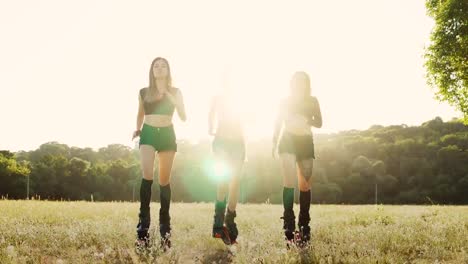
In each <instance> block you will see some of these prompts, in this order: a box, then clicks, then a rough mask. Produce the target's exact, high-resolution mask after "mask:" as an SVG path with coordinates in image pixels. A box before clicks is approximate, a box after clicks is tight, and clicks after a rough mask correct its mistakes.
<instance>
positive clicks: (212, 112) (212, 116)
mask: <svg viewBox="0 0 468 264" xmlns="http://www.w3.org/2000/svg"><path fill="white" fill-rule="evenodd" d="M215 117H216V98H215V97H214V98H213V99H212V100H211V104H210V110H209V112H208V135H211V136H213V135H214V122H215Z"/></svg>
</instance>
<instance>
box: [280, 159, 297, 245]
mask: <svg viewBox="0 0 468 264" xmlns="http://www.w3.org/2000/svg"><path fill="white" fill-rule="evenodd" d="M280 159H281V172H282V174H283V207H284V213H283V217H282V218H283V229H284V234H285V236H286V239H287V240H292V239H293V238H294V231H295V223H294V222H295V218H296V217H295V216H294V210H293V205H294V185H295V181H296V156H295V155H294V154H291V153H282V154H280Z"/></svg>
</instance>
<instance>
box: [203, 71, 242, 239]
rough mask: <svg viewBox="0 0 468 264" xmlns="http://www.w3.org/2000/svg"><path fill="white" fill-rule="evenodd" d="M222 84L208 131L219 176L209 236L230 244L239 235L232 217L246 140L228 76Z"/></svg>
mask: <svg viewBox="0 0 468 264" xmlns="http://www.w3.org/2000/svg"><path fill="white" fill-rule="evenodd" d="M226 77H227V76H226ZM225 86H226V87H224V89H223V91H222V92H221V93H220V94H219V95H218V96H216V97H214V98H213V100H212V103H211V106H210V111H209V117H208V133H209V134H210V135H213V136H214V139H213V143H212V149H213V153H214V156H215V160H216V164H215V166H216V167H217V168H216V169H215V170H216V173H217V174H218V175H216V176H217V177H219V178H220V179H219V181H218V186H217V192H216V201H215V214H214V217H213V232H212V236H213V237H215V238H220V239H222V240H223V242H224V243H225V244H227V245H231V244H235V243H236V239H237V236H238V230H237V225H236V223H235V222H234V218H235V217H236V205H237V200H238V197H239V181H240V174H241V170H242V165H243V163H244V159H245V143H244V133H243V129H242V125H241V121H240V119H241V118H240V116H239V115H240V113H239V111H236V108H238V107H239V106H235V104H234V103H233V101H234V98H233V97H234V96H233V95H234V91H233V90H232V89H231V87H230V83H229V80H225ZM215 121H217V122H216V125H215ZM227 196H228V199H226V197H227ZM226 200H228V201H226ZM226 203H227V210H226Z"/></svg>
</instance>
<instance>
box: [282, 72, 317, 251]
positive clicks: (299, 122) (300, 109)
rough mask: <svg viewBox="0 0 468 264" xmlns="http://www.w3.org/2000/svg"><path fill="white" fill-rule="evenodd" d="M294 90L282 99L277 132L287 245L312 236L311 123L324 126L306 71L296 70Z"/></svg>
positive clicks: (303, 243) (305, 242) (306, 239)
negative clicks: (296, 195)
mask: <svg viewBox="0 0 468 264" xmlns="http://www.w3.org/2000/svg"><path fill="white" fill-rule="evenodd" d="M290 87H291V94H290V96H289V97H287V98H286V99H284V100H283V101H282V102H281V105H280V109H279V113H278V116H277V118H276V122H275V130H274V135H273V156H275V152H276V148H277V145H278V138H279V135H280V132H281V129H282V128H283V132H282V135H281V139H280V140H279V146H278V153H279V155H280V160H281V169H282V174H283V206H284V213H283V217H282V219H283V229H284V234H285V239H286V240H287V246H288V247H289V246H290V244H291V243H295V244H297V245H298V246H305V245H307V244H308V242H309V240H310V226H309V222H310V215H309V209H310V201H311V193H310V184H311V176H312V169H313V164H314V163H313V162H314V158H315V154H314V141H313V135H312V131H311V126H313V127H317V128H320V127H322V114H321V112H320V106H319V102H318V100H317V98H316V97H314V96H311V95H310V92H311V91H310V90H311V89H310V79H309V76H308V75H307V73H305V72H296V73H295V74H294V75H293V77H292V79H291V83H290ZM296 177H297V179H298V183H299V184H298V185H299V190H300V194H299V204H300V210H299V219H298V229H299V231H296V229H295V215H294V210H293V204H294V186H295V183H296Z"/></svg>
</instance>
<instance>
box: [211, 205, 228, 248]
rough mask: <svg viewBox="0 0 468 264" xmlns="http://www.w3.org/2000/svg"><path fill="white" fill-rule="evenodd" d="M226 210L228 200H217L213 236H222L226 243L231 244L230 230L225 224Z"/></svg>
mask: <svg viewBox="0 0 468 264" xmlns="http://www.w3.org/2000/svg"><path fill="white" fill-rule="evenodd" d="M225 212H226V200H224V201H216V203H215V214H214V217H213V234H212V235H213V237H214V238H220V239H221V240H223V242H224V244H226V245H230V244H231V239H230V238H229V231H228V229H227V228H226V227H225V226H224V214H225Z"/></svg>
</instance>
